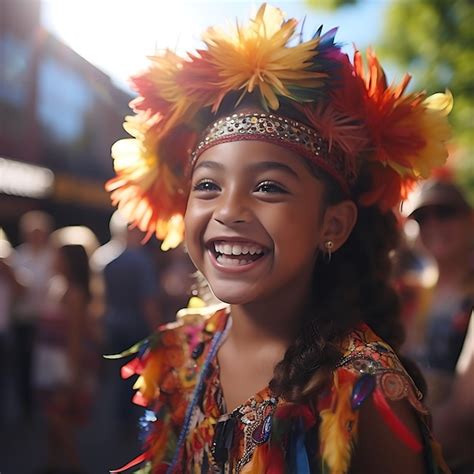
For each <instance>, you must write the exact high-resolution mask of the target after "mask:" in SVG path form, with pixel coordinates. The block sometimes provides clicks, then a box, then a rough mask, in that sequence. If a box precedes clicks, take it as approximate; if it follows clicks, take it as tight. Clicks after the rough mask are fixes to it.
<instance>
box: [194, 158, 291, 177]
mask: <svg viewBox="0 0 474 474" xmlns="http://www.w3.org/2000/svg"><path fill="white" fill-rule="evenodd" d="M199 168H207V169H214V170H222V169H223V168H224V165H223V164H222V163H219V162H217V161H200V162H199V163H198V164H197V165H196V167H195V168H194V171H196V170H197V169H199ZM249 168H250V169H251V170H252V171H254V172H258V171H268V170H278V171H283V172H284V173H287V174H289V175H291V176H293V177H294V178H296V179H298V180H299V179H300V177H299V175H298V173H296V171H295V170H293V169H292V168H291V167H290V166H288V165H285V164H284V163H280V162H278V161H259V162H258V163H254V164H253V165H251V166H249Z"/></svg>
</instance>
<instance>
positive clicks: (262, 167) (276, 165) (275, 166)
mask: <svg viewBox="0 0 474 474" xmlns="http://www.w3.org/2000/svg"><path fill="white" fill-rule="evenodd" d="M251 168H252V169H253V170H255V171H268V170H278V171H283V172H284V173H287V174H289V175H291V176H293V177H294V178H296V179H300V177H299V175H298V173H297V172H296V171H295V170H294V169H293V168H291V166H288V165H285V164H284V163H280V162H279V161H260V162H258V163H255V164H253V165H252V166H251Z"/></svg>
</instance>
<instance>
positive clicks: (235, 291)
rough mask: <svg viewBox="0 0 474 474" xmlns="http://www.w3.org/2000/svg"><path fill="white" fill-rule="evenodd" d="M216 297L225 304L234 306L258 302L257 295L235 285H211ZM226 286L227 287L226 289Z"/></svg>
mask: <svg viewBox="0 0 474 474" xmlns="http://www.w3.org/2000/svg"><path fill="white" fill-rule="evenodd" d="M209 286H210V288H211V291H212V293H213V294H214V296H215V297H216V298H217V299H218V300H220V301H222V302H223V303H227V304H232V305H243V304H247V303H251V302H253V301H255V300H256V295H255V294H254V293H253V292H252V291H250V290H249V289H243V288H242V289H239V288H238V287H237V288H236V287H235V285H234V287H232V285H229V284H226V285H219V284H217V285H212V284H211V283H209ZM224 286H225V287H224Z"/></svg>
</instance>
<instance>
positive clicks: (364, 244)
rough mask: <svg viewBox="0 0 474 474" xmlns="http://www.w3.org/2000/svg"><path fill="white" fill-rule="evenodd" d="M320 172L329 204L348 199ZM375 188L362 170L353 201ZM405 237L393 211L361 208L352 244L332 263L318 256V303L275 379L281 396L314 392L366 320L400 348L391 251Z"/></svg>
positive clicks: (417, 376)
mask: <svg viewBox="0 0 474 474" xmlns="http://www.w3.org/2000/svg"><path fill="white" fill-rule="evenodd" d="M314 174H315V175H316V177H318V178H320V179H322V180H323V181H324V183H325V184H326V196H325V202H326V204H327V205H330V204H335V203H337V202H338V201H341V200H342V199H344V196H343V195H342V193H341V191H340V190H339V188H338V186H337V185H336V184H335V183H334V181H333V180H332V178H330V177H329V176H327V175H326V176H324V173H323V172H321V171H320V170H317V169H315V170H314ZM370 186H371V180H370V176H369V175H368V174H367V173H364V170H363V169H362V170H361V174H360V176H359V179H358V181H357V183H356V185H355V186H354V189H353V196H352V199H354V201H355V202H356V203H357V201H358V199H357V197H358V196H360V195H361V194H362V193H363V192H364V191H367V190H368V189H369V188H370ZM399 238H400V234H399V228H398V223H397V219H396V217H395V215H394V213H393V212H392V211H389V212H386V213H382V212H381V211H380V210H379V209H378V208H377V207H376V206H370V207H362V206H358V219H357V222H356V225H355V227H354V229H353V231H352V233H351V235H350V236H349V238H348V240H347V242H346V243H345V244H344V245H343V246H342V247H341V248H340V249H339V250H338V251H337V252H335V253H334V254H333V255H332V258H331V260H330V262H327V261H324V256H323V255H320V256H319V257H318V260H317V263H316V266H315V270H314V285H313V288H314V301H315V302H316V305H317V307H316V308H314V309H313V311H309V312H308V313H307V314H306V315H305V319H304V320H303V321H302V325H301V328H300V333H299V335H298V336H297V338H296V339H295V341H294V342H293V344H292V345H291V346H290V347H289V348H288V349H287V351H286V353H285V356H284V358H283V360H282V361H281V362H280V363H279V364H277V366H276V367H275V371H274V376H273V379H272V380H271V382H270V388H271V390H272V391H273V392H274V393H275V394H277V395H281V396H282V397H283V398H285V399H286V400H287V401H290V402H298V401H301V400H302V399H306V398H308V397H312V396H314V394H315V393H316V392H317V391H318V390H319V389H320V388H321V387H322V386H323V385H324V384H325V382H326V381H327V378H328V377H329V375H330V373H331V371H332V370H333V369H334V367H335V366H336V365H337V363H338V362H339V360H340V358H341V355H342V354H341V353H340V350H339V342H340V341H341V339H343V338H344V337H345V336H347V335H348V334H349V333H350V332H351V331H352V330H353V328H354V327H355V325H357V324H358V323H360V322H365V323H367V324H368V325H369V326H370V328H371V329H372V330H373V331H374V332H375V333H376V334H377V335H378V336H379V337H381V338H382V339H383V340H384V341H385V342H387V343H388V344H390V346H391V347H392V348H393V349H394V351H395V352H397V350H398V349H399V348H400V346H401V344H402V343H403V340H404V329H403V325H402V322H401V319H400V309H401V307H400V301H399V297H398V294H397V292H396V291H395V289H394V288H393V287H392V285H391V282H390V277H391V274H392V272H391V270H392V260H391V258H390V254H391V252H392V251H394V250H395V249H396V248H397V247H398V245H399ZM399 357H400V356H399ZM400 359H401V360H402V363H403V365H404V366H405V369H406V370H407V371H408V372H409V374H410V375H411V376H412V378H413V379H414V380H415V382H416V383H417V385H418V388H419V389H420V390H422V391H425V390H426V386H425V383H424V380H423V378H422V376H421V373H420V372H419V370H418V368H417V367H416V365H415V364H414V363H412V362H411V361H410V360H407V359H405V358H402V357H400ZM316 369H317V370H316Z"/></svg>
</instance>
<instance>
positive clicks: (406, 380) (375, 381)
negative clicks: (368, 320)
mask: <svg viewBox="0 0 474 474" xmlns="http://www.w3.org/2000/svg"><path fill="white" fill-rule="evenodd" d="M341 351H342V357H341V360H340V361H339V363H338V365H337V367H336V370H335V376H336V377H338V378H341V377H342V378H345V379H347V380H350V381H351V382H352V384H353V385H354V387H353V394H352V397H353V400H352V403H353V404H354V406H357V407H358V406H361V405H362V404H363V402H364V400H365V398H364V396H365V395H371V398H372V399H373V398H374V397H375V398H376V399H377V398H380V397H383V398H384V399H386V400H389V401H399V400H403V399H406V400H407V401H408V402H409V404H410V405H412V406H413V408H414V409H415V410H416V412H418V413H419V414H420V415H428V411H427V409H426V408H425V406H424V405H423V403H422V398H423V395H422V393H421V392H420V390H418V388H417V386H416V385H415V383H414V381H413V380H412V378H411V377H410V375H409V374H408V373H407V371H406V370H405V368H404V367H403V364H402V363H401V362H400V359H399V358H398V356H397V354H396V353H395V351H394V350H393V349H392V347H391V346H390V345H389V344H387V343H386V342H385V341H383V340H382V339H381V338H380V337H379V336H377V335H376V334H375V333H374V332H373V331H372V330H371V329H370V328H369V327H368V326H367V325H361V326H360V327H358V328H357V329H355V330H353V331H352V332H351V333H350V334H349V335H348V336H347V337H346V338H345V339H344V340H343V341H342V343H341ZM366 392H368V393H366Z"/></svg>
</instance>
